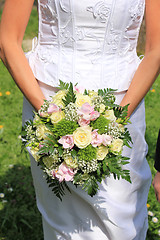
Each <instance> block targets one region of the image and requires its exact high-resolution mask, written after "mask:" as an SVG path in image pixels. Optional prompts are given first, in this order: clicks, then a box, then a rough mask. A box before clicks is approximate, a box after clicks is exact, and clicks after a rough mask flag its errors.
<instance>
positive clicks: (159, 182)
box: [152, 171, 160, 203]
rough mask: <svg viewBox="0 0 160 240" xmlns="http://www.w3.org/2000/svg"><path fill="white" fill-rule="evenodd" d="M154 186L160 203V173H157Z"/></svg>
mask: <svg viewBox="0 0 160 240" xmlns="http://www.w3.org/2000/svg"><path fill="white" fill-rule="evenodd" d="M152 185H153V187H154V191H155V195H156V199H157V201H158V202H159V203H160V172H158V171H157V173H156V175H155V177H154V179H153V182H152Z"/></svg>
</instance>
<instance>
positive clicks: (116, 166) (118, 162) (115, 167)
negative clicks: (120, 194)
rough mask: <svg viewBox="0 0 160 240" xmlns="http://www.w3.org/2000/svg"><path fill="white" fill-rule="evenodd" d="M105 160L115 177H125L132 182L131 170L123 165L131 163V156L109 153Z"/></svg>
mask: <svg viewBox="0 0 160 240" xmlns="http://www.w3.org/2000/svg"><path fill="white" fill-rule="evenodd" d="M104 162H105V163H106V166H107V168H108V170H109V172H111V173H112V174H113V176H114V178H115V179H120V178H123V179H125V180H127V181H128V182H131V179H130V172H129V170H127V169H126V170H125V169H123V168H122V166H123V165H126V164H128V163H129V158H126V157H122V156H121V157H120V156H115V155H112V154H108V155H107V156H106V158H105V160H104Z"/></svg>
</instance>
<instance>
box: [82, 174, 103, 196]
mask: <svg viewBox="0 0 160 240" xmlns="http://www.w3.org/2000/svg"><path fill="white" fill-rule="evenodd" d="M82 189H84V190H85V191H86V192H88V195H90V196H91V197H93V196H94V195H95V194H96V193H97V191H98V189H99V186H98V184H97V180H96V178H95V177H94V176H90V177H89V178H88V179H87V180H86V181H85V182H84V184H83V186H82Z"/></svg>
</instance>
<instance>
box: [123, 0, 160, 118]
mask: <svg viewBox="0 0 160 240" xmlns="http://www.w3.org/2000/svg"><path fill="white" fill-rule="evenodd" d="M159 16H160V0H146V51H145V57H144V58H143V60H142V62H141V64H140V65H139V67H138V69H137V71H136V73H135V75H134V77H133V80H132V82H131V85H130V87H129V89H128V91H127V93H126V95H125V96H124V98H123V100H122V102H121V106H124V105H126V104H128V103H129V104H130V105H129V108H128V116H130V115H131V114H132V112H133V111H134V110H135V108H136V107H137V105H138V104H139V103H140V101H141V100H142V99H143V97H144V96H145V95H146V93H147V92H148V90H149V89H150V87H151V86H152V84H153V82H154V81H155V80H156V78H157V76H158V74H159V72H160V17H159Z"/></svg>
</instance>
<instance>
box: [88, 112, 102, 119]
mask: <svg viewBox="0 0 160 240" xmlns="http://www.w3.org/2000/svg"><path fill="white" fill-rule="evenodd" d="M90 116H91V118H90V119H91V121H94V120H96V119H97V118H98V117H99V116H100V113H99V112H98V111H93V112H91V114H90Z"/></svg>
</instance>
